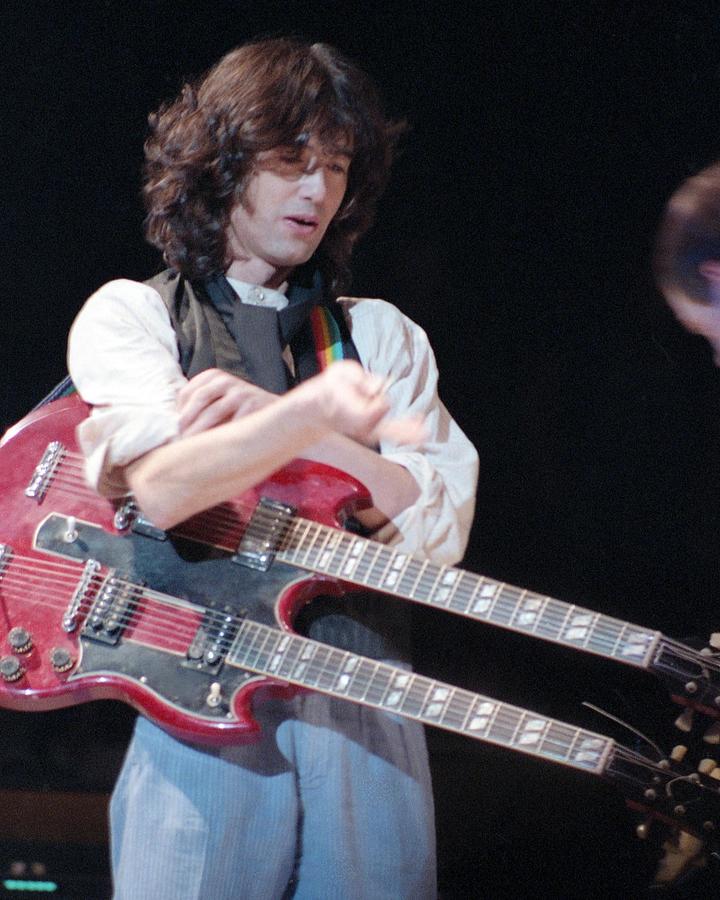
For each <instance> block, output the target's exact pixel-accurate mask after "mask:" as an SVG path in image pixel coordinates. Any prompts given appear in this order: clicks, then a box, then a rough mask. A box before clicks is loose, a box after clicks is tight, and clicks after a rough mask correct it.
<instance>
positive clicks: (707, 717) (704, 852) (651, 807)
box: [628, 648, 720, 896]
mask: <svg viewBox="0 0 720 900" xmlns="http://www.w3.org/2000/svg"><path fill="white" fill-rule="evenodd" d="M711 653H712V654H713V656H714V655H715V650H714V649H712V648H708V649H707V650H705V652H704V653H703V655H706V656H709V655H710V654H711ZM717 716H718V713H717V712H716V711H715V710H714V709H713V710H710V712H707V711H705V709H704V707H703V706H699V707H692V706H685V708H684V709H683V710H682V711H681V712H680V714H679V715H677V716H676V717H675V719H674V722H673V724H672V728H671V729H670V730H669V731H668V733H667V738H668V744H669V743H670V742H672V741H677V743H675V744H674V746H673V747H672V749H671V750H670V751H669V752H668V753H667V754H666V755H665V758H662V759H660V760H659V761H658V762H657V763H656V766H657V767H658V768H659V769H661V770H662V772H663V774H662V775H661V777H660V778H659V779H658V780H657V788H656V789H655V790H652V789H650V790H646V793H645V797H644V798H643V799H642V800H638V799H637V798H633V799H629V800H628V806H629V807H630V808H632V809H634V810H636V811H637V812H638V814H639V816H640V822H639V824H638V826H637V828H636V834H637V836H638V837H639V838H640V839H643V840H645V839H648V838H651V837H654V838H655V839H656V841H657V842H658V845H659V849H660V852H661V856H660V858H659V861H658V864H657V870H656V873H655V879H654V883H653V887H654V888H655V889H658V890H660V889H672V890H673V891H675V890H676V889H677V888H678V887H679V886H681V885H684V884H686V883H688V884H689V885H690V888H689V889H690V890H691V891H692V892H693V893H692V896H698V894H696V893H695V891H696V890H697V889H698V887H699V885H698V884H697V881H698V880H699V879H703V881H704V879H705V878H707V879H708V880H709V879H710V878H712V877H713V871H714V870H715V869H716V867H717V863H718V860H720V719H718V717H717ZM645 800H650V801H651V802H650V803H646V802H645ZM658 801H659V802H658Z"/></svg>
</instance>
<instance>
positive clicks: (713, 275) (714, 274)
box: [698, 259, 720, 285]
mask: <svg viewBox="0 0 720 900" xmlns="http://www.w3.org/2000/svg"><path fill="white" fill-rule="evenodd" d="M698 271H699V272H700V274H701V275H703V276H704V277H705V278H707V280H708V281H712V283H713V284H714V285H720V259H706V260H705V262H703V263H700V265H699V266H698Z"/></svg>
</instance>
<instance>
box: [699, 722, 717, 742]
mask: <svg viewBox="0 0 720 900" xmlns="http://www.w3.org/2000/svg"><path fill="white" fill-rule="evenodd" d="M703 740H704V741H705V743H706V744H720V721H715V722H713V723H712V724H711V725H709V726H708V728H707V730H706V731H705V734H704V735H703Z"/></svg>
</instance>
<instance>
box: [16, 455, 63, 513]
mask: <svg viewBox="0 0 720 900" xmlns="http://www.w3.org/2000/svg"><path fill="white" fill-rule="evenodd" d="M64 455H65V447H64V446H63V445H62V444H61V443H60V442H59V441H51V442H50V443H49V444H48V445H47V447H46V448H45V452H44V453H43V455H42V458H41V460H40V462H39V463H38V464H37V466H35V470H34V471H33V474H32V478H31V479H30V483H29V484H28V486H27V487H26V488H25V496H26V497H31V498H32V499H33V500H37V502H38V503H42V501H43V498H44V497H45V494H46V493H47V490H48V488H49V487H50V483H51V482H52V480H53V477H54V475H55V470H56V469H57V467H58V465H59V464H60V462H61V461H62V458H63V456H64Z"/></svg>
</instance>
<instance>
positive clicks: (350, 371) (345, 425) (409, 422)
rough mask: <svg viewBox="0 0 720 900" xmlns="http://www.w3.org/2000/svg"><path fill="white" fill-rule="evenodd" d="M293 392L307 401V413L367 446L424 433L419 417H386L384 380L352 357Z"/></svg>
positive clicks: (410, 439)
mask: <svg viewBox="0 0 720 900" xmlns="http://www.w3.org/2000/svg"><path fill="white" fill-rule="evenodd" d="M293 393H295V394H296V397H297V399H298V400H300V401H301V402H302V403H307V404H308V406H309V410H308V413H309V414H312V415H314V416H317V417H318V419H319V421H321V422H323V423H324V424H325V425H327V427H328V428H329V429H330V430H331V431H335V432H339V433H340V434H344V435H347V436H348V437H351V438H354V440H356V441H358V442H359V443H362V444H366V445H368V446H371V445H373V444H376V443H377V442H378V441H379V440H381V439H387V440H391V441H394V442H396V443H413V442H419V441H422V440H423V438H424V436H425V427H424V425H423V423H422V422H421V421H420V420H418V419H414V418H406V419H386V418H385V417H386V416H387V413H388V412H389V410H390V404H389V402H388V399H387V397H386V395H385V380H384V379H383V378H380V377H379V376H377V375H371V374H370V373H368V372H366V371H365V370H364V369H363V368H362V366H360V365H359V364H358V363H356V362H353V361H351V360H342V361H339V362H335V363H333V364H332V365H331V366H328V368H327V369H325V371H324V372H322V373H321V374H320V375H316V376H315V377H314V378H311V379H309V380H308V381H306V382H304V383H303V384H301V385H300V386H299V387H297V388H295V389H294V391H293ZM311 411H312V412H311Z"/></svg>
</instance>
